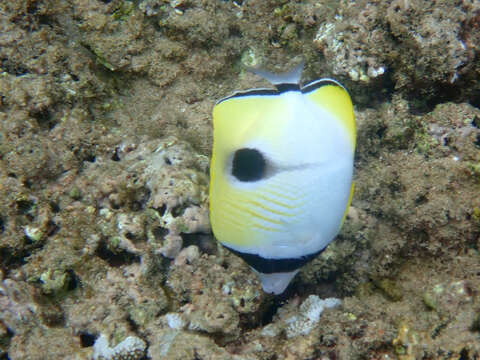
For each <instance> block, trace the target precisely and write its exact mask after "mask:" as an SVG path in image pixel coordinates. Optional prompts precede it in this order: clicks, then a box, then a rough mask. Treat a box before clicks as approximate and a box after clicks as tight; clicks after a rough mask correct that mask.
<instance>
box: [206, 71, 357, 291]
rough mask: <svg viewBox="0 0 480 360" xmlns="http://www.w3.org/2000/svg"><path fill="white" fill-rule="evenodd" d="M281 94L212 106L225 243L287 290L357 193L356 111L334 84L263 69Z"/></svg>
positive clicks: (264, 91)
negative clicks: (355, 155)
mask: <svg viewBox="0 0 480 360" xmlns="http://www.w3.org/2000/svg"><path fill="white" fill-rule="evenodd" d="M254 72H255V73H257V74H258V75H260V76H262V77H264V78H265V79H266V80H268V81H269V82H270V83H272V85H273V87H272V88H260V89H251V90H246V91H238V92H235V93H233V94H232V95H230V96H228V97H226V98H223V99H221V100H219V101H217V103H216V104H215V106H214V108H213V149H212V158H211V163H210V189H209V192H210V205H209V206H210V221H211V226H212V230H213V234H214V236H215V237H216V239H217V240H218V241H219V242H220V243H221V244H222V245H223V246H224V247H226V248H227V249H229V250H230V251H232V252H233V253H234V254H236V255H238V256H240V257H241V258H243V260H245V261H246V262H247V263H248V264H249V265H250V267H251V268H253V270H254V271H255V272H256V273H257V274H258V276H259V279H260V281H261V284H262V287H263V290H264V291H265V292H267V293H273V294H281V293H282V292H283V291H284V290H285V289H286V288H287V286H288V284H289V283H290V281H291V280H292V279H293V277H294V276H295V275H296V274H297V272H298V271H299V269H300V268H301V267H302V266H303V265H304V264H305V263H307V262H309V261H310V260H312V259H313V258H315V257H316V256H317V255H319V254H320V253H321V252H322V251H323V250H324V249H325V248H326V247H327V245H328V244H329V243H330V242H331V241H332V240H333V239H334V238H335V237H336V235H337V234H338V232H339V230H340V227H341V226H342V224H343V221H344V219H345V216H346V213H347V210H348V207H349V205H350V201H351V199H352V195H353V181H352V177H353V162H354V152H355V143H356V130H355V117H354V113H353V105H352V101H351V99H350V96H349V94H348V93H347V91H346V89H345V88H344V87H343V86H342V85H341V84H340V83H339V82H337V81H335V80H333V79H327V78H325V79H319V80H315V81H313V82H310V83H308V84H306V85H303V86H302V85H301V84H300V76H301V72H302V65H300V66H298V67H297V68H295V69H293V71H290V72H289V73H287V74H281V75H277V74H271V73H268V72H265V71H254Z"/></svg>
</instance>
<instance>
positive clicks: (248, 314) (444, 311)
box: [0, 0, 480, 360]
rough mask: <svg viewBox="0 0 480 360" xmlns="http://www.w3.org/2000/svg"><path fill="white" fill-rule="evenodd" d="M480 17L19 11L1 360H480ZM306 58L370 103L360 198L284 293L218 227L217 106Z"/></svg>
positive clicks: (10, 39)
mask: <svg viewBox="0 0 480 360" xmlns="http://www.w3.org/2000/svg"><path fill="white" fill-rule="evenodd" d="M479 19H480V5H479V3H478V2H475V1H467V0H464V1H457V2H452V1H446V0H441V1H436V2H434V3H433V2H429V1H425V0H409V1H404V0H398V1H397V0H394V1H391V2H384V1H378V0H375V1H366V0H360V1H355V2H351V1H346V0H342V1H337V2H332V1H310V0H308V1H302V2H296V1H280V2H279V1H264V0H244V1H215V0H202V1H183V0H171V1H166V0H141V1H129V0H113V1H97V0H80V1H75V2H65V1H59V0H46V1H39V0H32V1H26V2H22V1H17V2H12V1H3V2H0V199H1V201H0V359H11V360H16V359H78V360H80V359H93V358H96V359H100V358H104V359H109V358H112V359H113V358H122V357H123V358H138V359H182V360H185V359H192V360H193V359H199V358H202V359H207V358H208V359H234V360H242V359H243V360H246V359H248V360H250V359H251V360H256V359H258V360H263V359H278V360H282V359H306V358H319V359H335V358H336V359H362V358H377V359H378V358H399V359H414V358H424V359H452V358H457V359H458V358H461V359H465V360H466V359H476V358H479V357H480V346H479V344H480V342H479V336H480V313H479V309H480V302H479V301H480V297H479V294H480V282H479V277H478V263H479V259H480V197H479V196H478V194H479V193H480V110H479V108H480V95H479V94H480V81H479V78H480V77H479V73H480V65H479V64H480V62H479V61H478V58H479V51H480V50H479V49H480V35H479V34H480V31H479V30H480V27H479ZM302 58H303V59H304V60H305V63H306V69H305V71H304V77H305V80H306V81H307V80H313V79H316V78H319V77H324V76H328V77H333V78H336V79H338V80H339V81H341V82H342V83H343V84H344V85H345V86H346V88H347V89H348V90H349V91H350V92H351V95H352V97H353V99H354V102H355V105H356V108H355V111H356V118H357V128H358V140H357V143H358V151H357V154H356V163H355V166H356V169H355V184H356V185H355V189H356V190H355V195H354V198H353V202H352V206H351V208H350V209H349V211H348V215H347V219H346V221H345V224H344V226H343V229H342V231H341V233H340V235H339V236H338V238H337V239H336V241H334V242H333V243H332V244H331V245H330V246H329V247H328V249H327V250H326V251H324V252H323V253H322V255H321V256H320V257H318V258H317V259H315V260H313V261H312V262H311V263H310V264H309V265H307V266H306V267H305V268H303V269H302V271H301V272H300V273H299V274H298V275H297V277H296V278H295V280H294V281H293V283H292V285H291V286H290V287H289V288H288V289H287V291H286V293H285V294H283V295H282V296H280V297H273V296H271V295H266V294H264V293H263V292H262V290H261V286H260V284H259V283H258V281H257V279H256V277H255V275H254V274H253V273H252V271H251V270H250V269H249V267H248V266H247V265H245V263H244V262H243V261H242V260H240V259H239V258H238V257H236V256H234V255H232V254H231V253H229V252H228V251H226V250H224V249H223V248H221V247H219V246H218V245H217V244H216V243H215V241H214V239H213V237H212V234H211V232H210V225H209V220H208V175H207V174H208V166H209V156H210V155H211V154H210V149H211V145H212V144H211V142H212V138H211V119H210V112H211V108H212V105H213V103H214V102H215V101H216V100H217V99H219V98H221V97H223V96H226V95H228V94H229V93H231V92H232V91H234V90H241V89H248V88H252V87H262V86H265V85H266V84H265V82H264V81H263V80H261V79H259V78H257V77H256V76H255V75H253V74H251V73H249V72H247V71H245V65H247V66H261V67H265V68H268V69H269V70H271V71H284V70H287V69H289V68H292V66H293V65H296V64H298V62H299V61H300V60H301V59H302ZM332 298H333V299H340V300H338V301H337V300H332ZM322 299H323V300H322ZM339 301H341V305H338V306H334V305H337V303H338V302H339ZM325 308H328V309H325ZM320 314H321V315H320Z"/></svg>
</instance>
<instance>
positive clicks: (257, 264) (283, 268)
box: [223, 245, 326, 274]
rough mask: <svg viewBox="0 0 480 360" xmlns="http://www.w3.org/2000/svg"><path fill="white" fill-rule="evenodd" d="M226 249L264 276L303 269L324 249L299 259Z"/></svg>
mask: <svg viewBox="0 0 480 360" xmlns="http://www.w3.org/2000/svg"><path fill="white" fill-rule="evenodd" d="M223 246H224V247H225V248H227V249H228V250H230V251H231V252H233V253H234V254H235V255H238V256H240V257H241V258H242V259H243V260H245V262H246V263H247V264H248V265H250V266H251V267H252V268H254V269H255V270H257V271H258V272H261V273H264V274H272V273H278V272H291V271H294V270H297V269H299V268H301V267H302V266H303V265H305V264H306V263H307V262H309V261H311V260H313V259H314V258H315V257H317V256H318V255H320V254H321V253H322V252H323V250H325V249H326V248H323V249H322V250H320V251H317V252H316V253H313V254H308V255H304V256H301V257H298V258H284V259H266V258H264V257H261V256H259V255H255V254H248V253H244V252H240V251H236V250H233V249H231V248H229V247H228V246H225V245H223Z"/></svg>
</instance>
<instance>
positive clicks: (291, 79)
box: [247, 61, 305, 85]
mask: <svg viewBox="0 0 480 360" xmlns="http://www.w3.org/2000/svg"><path fill="white" fill-rule="evenodd" d="M304 65H305V62H304V61H302V62H300V64H298V65H297V66H295V67H294V68H293V69H292V70H290V71H287V72H285V73H282V74H275V73H272V72H270V71H266V70H262V69H257V68H251V67H248V68H247V70H249V71H251V72H253V73H254V74H256V75H258V76H260V77H262V78H264V79H265V80H267V81H268V82H270V83H271V84H273V85H282V84H296V85H298V84H299V83H300V78H301V76H302V71H303V66H304Z"/></svg>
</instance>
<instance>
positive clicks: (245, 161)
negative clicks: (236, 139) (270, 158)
mask: <svg viewBox="0 0 480 360" xmlns="http://www.w3.org/2000/svg"><path fill="white" fill-rule="evenodd" d="M266 167H267V163H266V161H265V157H264V156H263V155H262V153H261V152H260V151H258V150H257V149H247V148H242V149H238V150H237V151H235V153H234V155H233V161H232V175H233V176H234V177H235V178H236V179H237V180H239V181H244V182H251V181H258V180H261V179H262V178H264V176H265V169H266Z"/></svg>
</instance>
